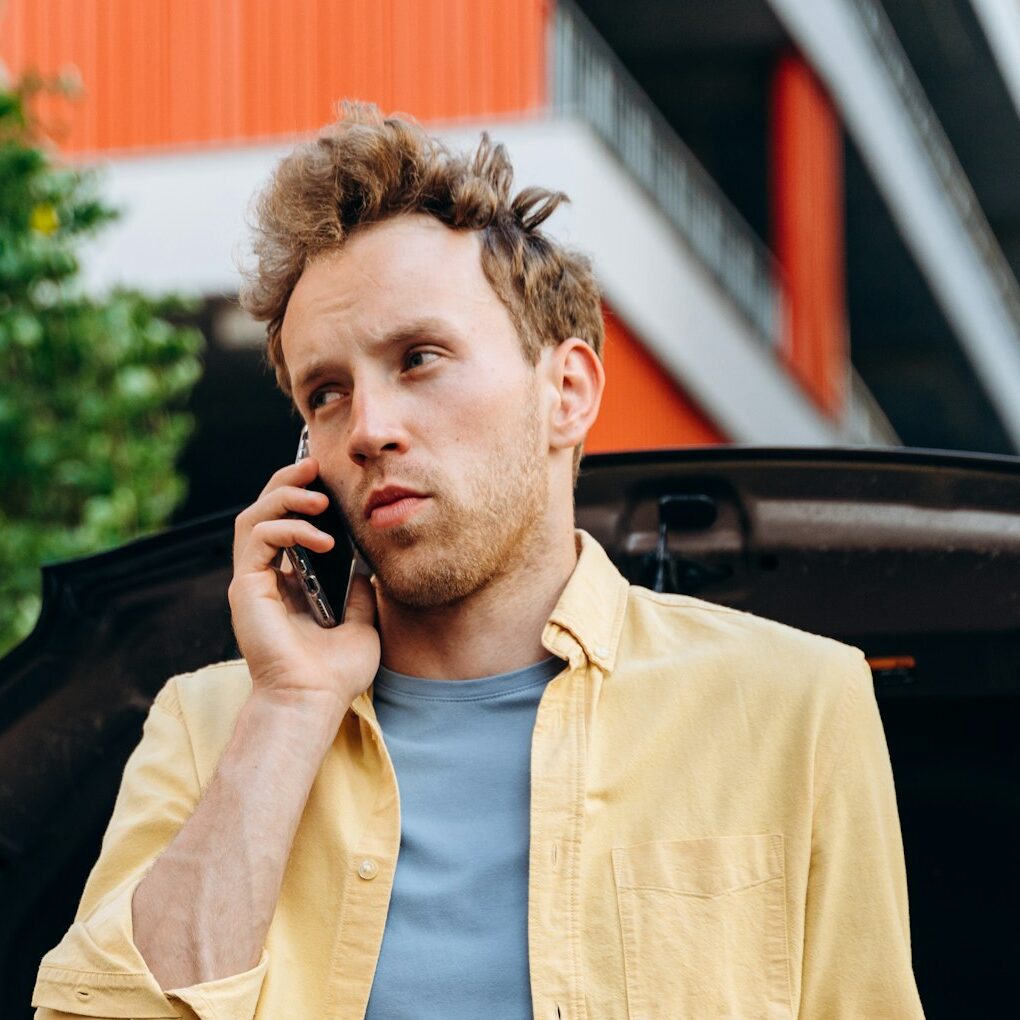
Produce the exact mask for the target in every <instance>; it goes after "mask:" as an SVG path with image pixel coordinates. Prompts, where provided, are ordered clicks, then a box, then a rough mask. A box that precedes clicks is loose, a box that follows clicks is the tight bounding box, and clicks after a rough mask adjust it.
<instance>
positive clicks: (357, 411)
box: [347, 381, 408, 466]
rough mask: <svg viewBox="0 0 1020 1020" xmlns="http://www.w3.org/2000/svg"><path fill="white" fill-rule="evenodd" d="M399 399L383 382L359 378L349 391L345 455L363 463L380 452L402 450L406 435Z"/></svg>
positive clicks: (380, 453)
mask: <svg viewBox="0 0 1020 1020" xmlns="http://www.w3.org/2000/svg"><path fill="white" fill-rule="evenodd" d="M401 421H402V419H401V416H400V402H399V400H398V399H396V397H395V395H394V394H393V393H391V392H390V391H389V390H388V389H387V387H386V386H385V385H382V384H375V385H373V384H371V383H368V382H366V381H360V382H359V383H358V384H357V385H356V386H355V387H354V390H353V392H352V393H351V410H350V419H349V424H350V431H349V433H348V437H347V455H348V457H350V459H351V460H352V461H354V463H355V464H357V465H359V466H364V465H365V464H367V463H369V462H370V461H372V460H375V459H376V458H378V457H379V456H380V455H382V454H383V453H403V452H405V451H406V450H407V444H408V435H407V431H406V429H405V428H404V427H403V425H402V424H401Z"/></svg>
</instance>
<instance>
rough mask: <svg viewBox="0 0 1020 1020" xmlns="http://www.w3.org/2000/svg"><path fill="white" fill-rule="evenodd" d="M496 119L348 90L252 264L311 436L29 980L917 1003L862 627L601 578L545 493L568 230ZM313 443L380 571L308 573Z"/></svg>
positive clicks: (574, 381) (186, 987) (577, 362)
mask: <svg viewBox="0 0 1020 1020" xmlns="http://www.w3.org/2000/svg"><path fill="white" fill-rule="evenodd" d="M561 197H562V196H559V195H556V194H551V193H547V192H543V191H540V190H535V189H531V190H528V191H525V192H524V193H522V194H521V195H519V196H517V197H516V198H514V197H513V195H512V192H511V168H510V165H509V163H508V161H507V158H506V155H505V153H504V152H503V151H502V149H500V148H492V147H491V146H490V145H489V144H488V142H487V140H483V143H482V145H481V146H480V148H479V150H478V152H477V153H476V154H475V156H474V157H473V158H465V157H460V156H455V155H452V154H450V153H448V152H447V151H446V150H445V149H444V148H443V147H442V146H440V145H439V144H438V143H436V142H435V141H434V140H431V139H429V138H428V137H427V136H426V135H425V134H424V133H423V132H421V131H420V130H419V129H418V128H417V127H416V126H414V125H412V124H410V123H408V122H406V121H403V120H400V119H395V118H391V119H389V120H385V121H384V120H383V119H382V118H381V117H380V116H379V114H378V113H377V111H375V110H374V108H370V107H362V106H348V107H346V108H345V110H344V115H343V117H342V119H341V121H340V122H338V123H337V124H336V125H334V126H333V127H332V128H331V129H329V130H328V131H326V132H325V133H324V134H323V135H322V136H320V138H319V139H318V140H316V141H314V142H312V143H310V144H309V145H306V146H302V147H299V148H298V149H297V150H296V152H295V153H294V154H293V155H292V156H290V157H289V158H288V159H287V160H285V161H284V162H283V163H282V164H281V166H280V167H279V168H278V170H277V172H276V175H275V177H274V179H273V181H272V183H271V185H270V187H269V188H268V190H267V192H266V194H265V195H264V196H263V198H262V200H261V204H260V206H259V234H258V239H257V244H256V254H257V257H258V263H257V266H256V268H255V271H254V275H253V279H252V281H251V283H250V286H249V288H248V290H247V293H246V295H245V301H246V304H247V307H248V308H249V309H250V310H251V311H252V313H253V314H255V315H256V316H257V317H259V318H261V319H263V320H264V321H266V322H267V324H268V341H269V354H270V358H271V359H272V361H273V363H274V365H275V368H276V372H277V377H278V380H279V382H280V384H281V386H282V387H283V389H284V390H285V391H286V392H287V393H288V394H290V395H291V396H292V397H293V400H294V403H295V406H296V408H297V409H298V411H299V412H300V414H301V416H302V418H303V419H304V420H305V422H306V423H307V424H308V428H309V435H310V444H311V451H312V454H313V456H312V457H310V458H309V459H307V460H306V461H303V462H301V463H298V464H296V465H292V466H289V467H285V468H282V469H281V470H279V471H277V472H276V474H275V475H274V476H273V477H272V478H271V479H270V481H269V483H268V485H267V486H266V488H265V489H264V490H263V492H262V494H261V495H260V497H259V498H258V499H257V500H256V502H255V503H254V504H253V505H252V506H251V507H249V508H248V509H247V510H245V511H244V512H243V513H242V514H241V515H240V516H239V517H238V519H237V526H236V538H235V547H234V568H235V570H234V578H233V581H232V583H231V586H230V592H229V595H230V604H231V609H232V612H233V619H234V628H235V631H236V634H237V640H238V645H239V648H240V650H241V651H242V653H243V655H244V659H243V660H241V661H238V662H231V663H222V664H218V665H214V666H210V667H208V668H206V669H203V670H200V671H199V672H198V673H196V674H193V675H188V676H183V677H176V678H174V679H172V680H171V681H170V682H169V683H168V684H167V686H166V687H165V688H164V690H163V691H162V692H161V693H160V695H159V696H158V697H157V699H156V702H155V704H154V706H153V708H152V711H151V712H150V715H149V718H148V720H147V723H146V728H145V733H144V736H143V739H142V742H141V744H140V745H139V747H138V748H137V750H136V751H135V753H134V755H133V756H132V758H131V760H130V762H129V763H128V766H127V768H126V771H125V775H124V780H123V784H122V788H121V793H120V796H119V799H118V802H117V806H116V808H115V811H114V816H113V819H112V820H111V823H110V827H109V830H108V832H107V835H106V839H105V841H104V844H103V850H102V853H101V856H100V859H99V861H98V862H97V864H96V867H95V869H94V870H93V872H92V875H91V876H90V879H89V882H88V885H87V886H86V889H85V892H84V895H83V898H82V903H81V905H80V907H79V912H78V915H77V918H76V921H75V924H74V925H73V927H72V928H71V930H70V931H69V932H68V934H67V936H66V937H65V938H64V940H63V941H62V942H61V944H60V945H59V946H57V947H56V948H55V949H54V950H52V951H51V952H50V953H49V954H47V956H46V957H45V958H44V960H43V962H42V966H41V968H40V973H39V982H38V984H37V987H36V993H35V999H34V1004H35V1005H37V1006H38V1007H39V1013H38V1016H39V1017H41V1018H52V1017H55V1016H59V1015H61V1014H71V1015H85V1016H103V1017H117V1016H133V1017H169V1016H187V1017H193V1016H198V1017H201V1018H203V1020H228V1018H229V1020H249V1018H251V1017H258V1018H269V1017H273V1018H276V1017H316V1018H319V1017H330V1018H334V1017H335V1018H340V1020H355V1018H357V1020H360V1018H362V1017H366V1016H367V1017H369V1018H370V1020H376V1018H379V1020H381V1018H386V1020H393V1018H403V1017H407V1018H416V1020H427V1018H433V1017H435V1018H439V1017H442V1018H444V1020H448V1018H453V1017H464V1018H468V1017H471V1018H475V1017H479V1016H485V1017H493V1018H500V1020H502V1018H507V1020H511V1018H515V1020H517V1018H525V1017H531V1016H535V1017H539V1018H542V1020H556V1018H559V1020H565V1018H570V1020H580V1018H588V1020H624V1018H628V1017H629V1018H650V1017H656V1018H658V1017H662V1018H674V1017H699V1018H700V1017H731V1018H738V1017H739V1018H750V1017H768V1018H771V1020H779V1018H787V1017H791V1018H792V1017H803V1018H822V1017H825V1018H834V1017H867V1018H869V1020H876V1018H880V1017H888V1018H894V1017H895V1018H897V1020H903V1018H912V1017H919V1016H921V1008H920V1004H919V1002H918V998H917V993H916V989H915V986H914V982H913V977H912V974H911V968H910V948H909V928H908V921H907V903H906V891H905V889H906V886H905V879H904V874H903V855H902V847H901V843H900V835H899V826H898V819H897V815H896V805H895V797H894V792H893V784H892V776H891V773H890V769H889V760H888V754H887V752H886V748H885V743H884V738H883V734H882V729H881V723H880V720H879V717H878V713H877V709H876V705H875V700H874V695H873V692H872V687H871V679H870V672H869V670H868V668H867V665H866V663H865V662H864V660H863V657H862V655H861V653H860V652H859V651H858V650H857V649H853V648H849V647H847V646H845V645H841V644H839V643H837V642H834V641H831V640H828V639H825V638H822V637H818V636H814V635H810V634H805V633H802V632H799V631H796V630H793V629H791V628H788V627H785V626H782V625H779V624H777V623H773V622H770V621H766V620H762V619H760V618H757V617H754V616H751V615H749V614H745V613H740V612H736V611H733V610H729V609H725V608H722V607H719V606H715V605H712V604H710V603H706V602H702V601H700V600H698V599H693V598H685V597H679V596H668V595H658V594H655V593H652V592H649V591H646V590H644V589H640V588H633V587H629V586H628V585H627V583H626V582H625V581H624V580H623V578H622V577H621V576H620V575H619V574H618V573H617V572H616V570H615V569H614V567H613V566H612V564H611V563H610V561H609V560H608V558H607V557H606V555H605V553H604V552H603V551H602V549H601V548H600V547H599V546H598V545H597V544H596V543H595V542H594V541H593V540H592V539H591V538H590V537H589V536H587V535H584V534H582V533H575V532H574V530H573V499H572V494H573V484H574V478H575V474H576V464H577V458H578V456H579V452H580V447H581V444H582V442H583V440H584V437H585V435H586V433H587V431H588V429H589V428H590V427H591V425H592V423H593V421H594V420H595V416H596V414H597V412H598V407H599V401H600V397H601V393H602V389H603V381H604V379H603V371H602V366H601V362H600V358H599V354H600V348H601V344H602V324H601V306H600V301H599V294H598V288H597V286H596V283H595V280H594V277H593V275H592V271H591V268H590V266H589V264H588V263H587V261H586V260H585V259H583V258H582V257H580V256H578V255H576V254H574V253H572V252H569V251H567V250H565V249H563V248H562V247H560V246H559V245H557V244H555V243H554V242H552V241H551V240H549V239H548V238H546V237H545V236H544V235H543V234H542V233H541V231H540V230H539V229H538V228H539V226H540V224H541V223H542V221H543V220H544V219H545V218H546V217H547V216H548V215H549V214H550V213H551V212H552V211H553V209H554V208H555V206H556V204H557V203H558V201H559V200H560V198H561ZM316 474H318V475H319V476H321V479H322V480H323V481H324V482H325V484H326V486H327V487H328V488H329V490H330V491H331V493H332V494H333V495H334V497H335V499H336V501H337V502H338V503H339V504H340V505H341V506H342V507H343V509H344V511H345V515H346V517H347V519H348V523H349V527H350V530H351V533H352V535H353V538H354V540H355V542H356V544H357V546H358V547H359V549H360V551H361V553H362V554H363V556H364V559H365V560H366V561H367V562H368V563H369V564H370V565H371V568H372V570H373V572H374V573H373V581H372V583H371V584H369V583H368V582H367V581H366V580H365V579H364V578H358V580H357V584H356V586H355V588H354V590H353V592H352V596H351V600H350V604H349V607H348V610H347V616H346V621H345V622H344V623H343V624H342V625H341V626H339V627H337V628H335V629H322V628H320V627H318V626H317V624H316V623H315V622H314V621H313V620H312V618H311V616H310V615H309V614H308V613H307V612H306V611H305V609H304V607H303V606H302V604H301V600H300V598H299V597H298V596H297V594H296V586H295V585H294V583H293V580H294V579H293V578H292V577H291V576H289V569H288V567H287V566H286V565H283V566H279V565H278V564H280V563H281V559H280V555H279V554H280V550H281V549H283V548H284V547H286V546H288V545H291V544H295V543H300V544H302V545H305V546H307V547H309V548H311V549H315V550H318V551H322V552H325V551H327V550H328V549H329V548H330V547H331V545H332V539H331V538H330V537H329V536H328V535H326V534H324V533H323V532H320V531H319V530H318V529H316V528H315V527H314V525H313V524H310V523H308V522H307V521H304V520H300V519H297V518H295V517H293V516H292V515H293V514H297V513H302V514H306V515H313V516H314V515H315V514H317V513H319V512H321V511H322V509H323V508H324V506H325V505H326V498H325V497H324V496H321V495H318V494H315V493H314V492H311V491H307V490H305V489H304V486H306V485H307V484H308V483H309V482H311V481H312V480H313V479H314V478H315V476H316Z"/></svg>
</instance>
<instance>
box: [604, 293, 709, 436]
mask: <svg viewBox="0 0 1020 1020" xmlns="http://www.w3.org/2000/svg"><path fill="white" fill-rule="evenodd" d="M604 312H605V322H606V346H605V350H604V352H603V359H602V360H603V364H604V365H605V368H606V391H605V395H604V396H603V398H602V409H601V411H600V412H599V417H598V420H597V421H596V422H595V426H594V428H592V430H591V432H589V433H588V439H587V441H586V442H585V444H584V448H585V450H586V452H588V453H608V452H610V451H615V450H655V449H662V448H666V447H671V446H700V445H712V444H715V443H724V442H726V437H725V436H724V435H723V434H722V433H721V432H720V431H719V430H718V429H717V428H716V427H715V426H714V425H713V424H712V422H711V421H710V420H709V419H708V418H707V417H706V416H705V414H704V413H703V412H702V411H701V410H700V409H699V408H698V406H697V405H696V404H695V403H694V401H693V400H692V399H691V398H690V397H689V396H688V395H687V394H686V393H684V392H683V390H681V389H680V387H679V386H677V384H676V383H675V382H674V381H673V379H672V378H671V377H670V376H669V375H667V374H666V372H665V371H664V370H663V368H662V366H661V365H659V363H658V362H657V361H656V360H655V359H654V358H653V357H652V356H651V355H650V354H649V353H648V351H646V350H645V348H644V347H642V346H641V344H640V343H638V341H637V339H636V338H635V337H634V335H633V334H632V333H631V332H630V330H628V329H627V327H626V326H625V325H624V323H622V322H621V321H620V319H619V318H618V317H617V316H616V315H615V314H614V313H613V311H612V309H610V308H608V307H606V308H604Z"/></svg>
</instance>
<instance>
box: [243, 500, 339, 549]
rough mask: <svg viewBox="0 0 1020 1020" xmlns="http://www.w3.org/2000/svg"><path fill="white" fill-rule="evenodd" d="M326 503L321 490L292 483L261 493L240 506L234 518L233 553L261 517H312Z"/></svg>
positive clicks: (262, 518)
mask: <svg viewBox="0 0 1020 1020" xmlns="http://www.w3.org/2000/svg"><path fill="white" fill-rule="evenodd" d="M328 505H329V497H327V496H326V495H325V494H324V493H321V492H314V491H312V490H310V489H302V488H299V487H298V486H296V485H285V486H282V487H281V488H278V489H273V490H271V491H270V492H267V493H265V494H264V495H262V496H260V497H259V498H258V499H257V500H256V501H255V502H254V503H252V505H251V506H249V507H246V508H245V509H244V510H242V511H241V513H239V514H238V515H237V519H236V520H235V521H234V550H235V555H237V554H239V553H240V551H241V550H242V549H243V548H244V547H245V545H246V544H247V542H248V540H249V538H250V536H251V532H252V530H253V529H254V527H255V526H256V525H257V524H259V523H261V522H262V521H268V520H275V519H277V518H280V517H286V516H288V514H292V513H293V514H302V515H305V516H309V517H314V516H315V515H317V514H321V513H322V512H323V510H325V509H326V507H327V506H328Z"/></svg>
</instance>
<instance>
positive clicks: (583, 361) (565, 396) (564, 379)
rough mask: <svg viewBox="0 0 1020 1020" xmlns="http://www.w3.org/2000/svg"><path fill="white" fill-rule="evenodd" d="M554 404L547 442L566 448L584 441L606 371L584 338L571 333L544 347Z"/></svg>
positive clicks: (593, 419)
mask: <svg viewBox="0 0 1020 1020" xmlns="http://www.w3.org/2000/svg"><path fill="white" fill-rule="evenodd" d="M545 350H546V353H547V355H548V359H549V361H548V366H547V367H548V370H549V376H548V378H549V381H550V382H551V383H552V390H553V395H554V404H553V406H552V408H551V411H550V416H549V446H550V448H551V449H554V450H569V449H573V448H574V447H575V446H578V445H579V444H580V443H583V442H584V437H585V436H586V435H587V434H588V430H589V429H590V428H591V427H592V425H594V424H595V419H596V418H597V417H598V413H599V406H600V404H601V403H602V391H603V390H604V389H605V386H606V373H605V370H604V369H603V368H602V362H601V361H600V360H599V357H598V355H597V354H596V353H595V352H594V351H593V350H592V349H591V347H589V346H588V344H586V343H585V342H584V341H583V340H581V339H579V338H578V337H576V336H574V337H570V339H569V340H564V341H562V342H561V343H560V344H558V345H557V346H556V347H552V348H548V347H547V348H546V349H545Z"/></svg>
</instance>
